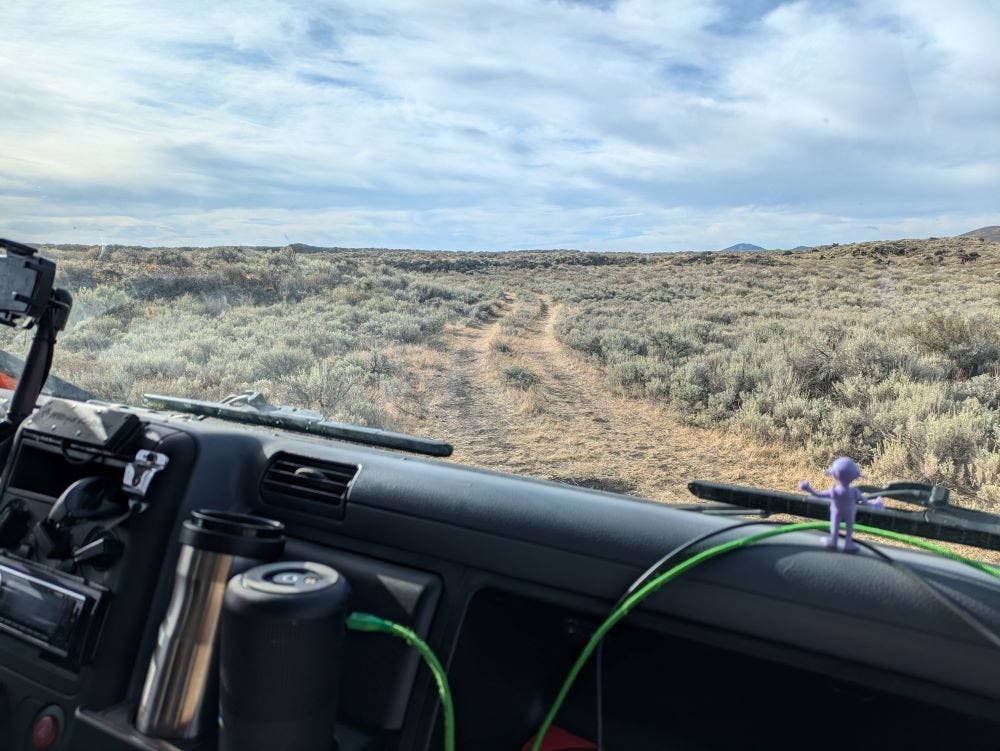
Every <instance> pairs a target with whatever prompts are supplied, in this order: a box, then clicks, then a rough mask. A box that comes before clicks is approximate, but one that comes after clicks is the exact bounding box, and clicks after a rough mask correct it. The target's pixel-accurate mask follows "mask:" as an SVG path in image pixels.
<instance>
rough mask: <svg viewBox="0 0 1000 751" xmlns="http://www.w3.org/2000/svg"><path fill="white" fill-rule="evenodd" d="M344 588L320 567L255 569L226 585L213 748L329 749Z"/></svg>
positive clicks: (332, 743) (247, 750)
mask: <svg viewBox="0 0 1000 751" xmlns="http://www.w3.org/2000/svg"><path fill="white" fill-rule="evenodd" d="M349 596H350V586H349V585H348V583H347V581H346V580H345V579H344V577H343V576H341V575H340V574H338V573H337V571H335V570H334V569H332V568H330V567H329V566H324V565H322V564H319V563H306V562H285V561H281V562H279V563H271V564H268V565H266V566H257V567H256V568H252V569H250V570H249V571H247V572H246V573H243V574H239V575H238V576H234V577H233V578H232V579H231V580H230V581H229V585H228V586H227V587H226V597H225V601H224V603H223V607H222V625H221V629H222V630H221V634H220V649H221V662H220V671H221V680H220V691H219V726H220V727H219V749H220V751H281V750H282V749H287V751H334V750H335V749H336V742H335V740H334V730H335V725H336V715H337V690H338V684H339V681H340V666H341V662H342V650H343V646H344V632H345V630H346V622H347V613H348V610H347V608H348V598H349Z"/></svg>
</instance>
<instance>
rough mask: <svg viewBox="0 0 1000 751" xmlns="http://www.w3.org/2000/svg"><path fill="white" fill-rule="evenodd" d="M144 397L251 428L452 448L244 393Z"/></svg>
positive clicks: (432, 449)
mask: <svg viewBox="0 0 1000 751" xmlns="http://www.w3.org/2000/svg"><path fill="white" fill-rule="evenodd" d="M142 398H143V399H144V400H145V402H146V403H147V404H149V405H150V406H151V407H155V408H158V409H172V410H176V411H178V412H185V413H187V414H191V415H203V416H205V417H220V418H222V419H224V420H232V421H233V422H242V423H247V424H249V425H266V426H269V427H273V428H283V429H285V430H294V431H297V432H300V433H312V434H314V435H321V436H324V437H325V438H340V439H342V440H345V441H353V442H355V443H363V444H365V445H368V446H380V447H382V448H390V449H401V450H403V451H411V452H413V453H416V454H426V455H428V456H451V453H452V451H453V450H454V449H453V448H452V445H451V444H450V443H446V442H444V441H436V440H434V439H431V438H421V437H419V436H413V435H406V434H405V433H393V432H392V431H389V430H379V429H378V428H366V427H363V426H361V425H349V424H347V423H342V422H333V421H332V420H327V419H326V418H325V417H323V416H322V415H321V414H319V413H318V412H312V411H310V410H299V409H295V408H294V407H272V406H271V405H269V404H267V402H266V401H264V400H263V398H262V397H260V395H259V394H255V393H250V394H243V395H241V396H238V397H227V399H225V400H223V401H221V402H207V401H202V400H200V399H185V398H181V397H176V396H163V395H162V394H143V395H142Z"/></svg>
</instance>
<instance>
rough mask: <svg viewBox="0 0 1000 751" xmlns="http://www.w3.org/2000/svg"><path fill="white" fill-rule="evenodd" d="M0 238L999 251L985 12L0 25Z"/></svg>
mask: <svg viewBox="0 0 1000 751" xmlns="http://www.w3.org/2000/svg"><path fill="white" fill-rule="evenodd" d="M0 28H2V29H3V38H2V42H0V113H2V115H0V234H2V235H3V236H8V237H11V238H12V239H17V240H23V241H35V242H45V241H51V242H83V243H96V242H101V241H103V242H106V243H128V244H145V245H215V244H262V245H283V244H286V243H288V242H302V243H310V244H315V245H336V246H352V247H402V248H439V249H452V250H494V249H501V250H502V249H521V248H553V247H560V248H581V249H587V250H649V251H659V250H684V249H695V250H711V249H718V248H721V247H725V246H727V245H730V244H732V243H736V242H751V243H756V244H758V245H763V246H766V247H792V246H795V245H800V244H805V245H812V244H820V243H827V242H852V241H858V240H867V239H876V238H897V237H927V236H931V235H934V236H945V235H951V234H957V233H960V232H964V231H967V230H970V229H974V228H976V227H979V226H983V225H986V224H1000V55H998V54H997V53H996V39H997V38H1000V3H997V2H995V0H980V1H979V2H975V1H973V0H967V1H961V0H951V1H950V2H947V3H945V2H940V1H939V0H925V1H924V2H919V1H914V2H879V1H878V0H872V1H865V2H860V1H859V2H856V3H851V2H833V1H832V0H823V1H820V0H816V1H809V0H805V1H801V2H790V3H781V2H773V1H769V0H748V1H746V2H740V1H739V0H734V1H733V2H729V3H724V2H715V1H711V0H601V1H597V0H594V1H593V2H586V1H584V0H575V1H572V0H532V1H529V0H495V1H493V0H435V2H433V3H428V2H425V1H424V0H391V1H388V0H387V1H384V2H380V1H378V0H357V1H356V2H355V1H353V0H331V1H330V2H321V3H308V2H267V1H260V2H253V1H251V0H241V1H240V2H234V3H223V2H217V3H207V2H203V1H202V0H197V1H192V2H189V1H188V0H178V1H177V2H170V3H129V2H101V1H100V0H93V1H92V2H88V3H79V2H73V1H72V0H70V1H68V2H58V1H53V2H48V1H45V0H36V2H31V3H28V2H8V3H5V4H3V5H2V6H0Z"/></svg>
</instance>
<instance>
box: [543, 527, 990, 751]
mask: <svg viewBox="0 0 1000 751" xmlns="http://www.w3.org/2000/svg"><path fill="white" fill-rule="evenodd" d="M829 526H830V523H829V522H803V523H801V524H788V525H786V526H784V527H778V528H777V529H769V530H766V531H764V532H758V533H757V534H753V535H748V536H746V537H741V538H739V539H738V540H731V541H729V542H724V543H720V544H719V545H715V546H713V547H711V548H708V549H707V550H703V551H702V552H700V553H698V554H697V555H693V556H691V557H690V558H688V559H687V560H685V561H682V562H681V563H678V564H677V565H676V566H674V567H673V568H671V569H668V570H667V571H665V572H663V573H662V574H660V575H659V576H657V577H655V578H654V579H652V580H651V581H650V582H648V583H647V584H646V585H645V586H643V587H640V588H639V589H637V590H636V591H635V592H633V593H632V595H631V596H629V597H628V599H626V600H625V602H623V603H622V604H621V606H620V607H618V608H617V609H616V610H615V611H613V612H612V613H611V615H609V616H608V617H607V619H606V620H605V621H604V623H602V624H601V625H600V626H599V627H598V629H597V631H595V632H594V635H593V636H591V637H590V641H588V642H587V645H586V646H585V647H584V648H583V651H582V652H581V653H580V656H579V657H578V658H577V660H576V662H575V663H574V664H573V667H572V668H571V669H570V671H569V675H568V676H566V680H565V681H564V682H563V685H562V688H560V689H559V693H558V695H557V696H556V700H555V702H554V703H553V704H552V708H551V709H549V712H548V714H547V715H545V719H544V720H543V721H542V726H541V727H540V728H539V730H538V734H537V735H536V736H535V742H534V743H533V744H532V746H531V751H539V750H540V749H541V747H542V741H543V740H545V735H546V734H547V733H548V732H549V728H550V727H551V726H552V723H553V721H554V720H555V718H556V714H558V712H559V709H560V707H562V704H563V702H564V701H565V700H566V696H567V695H568V694H569V691H570V689H571V688H572V687H573V683H574V682H575V681H576V678H577V676H578V675H579V673H580V671H581V670H582V669H583V666H584V665H585V664H586V662H587V660H588V659H589V658H590V655H591V654H592V653H593V652H594V650H595V649H597V645H598V644H600V642H601V639H603V638H604V637H605V635H606V634H607V633H608V631H610V630H611V629H612V628H613V627H614V626H615V624H616V623H618V621H620V620H621V619H622V618H624V617H625V616H626V615H628V614H629V613H630V612H631V611H632V609H633V608H635V607H636V606H637V605H638V604H639V603H641V602H642V601H643V600H645V599H646V598H647V597H649V595H651V594H652V593H653V592H655V591H656V590H657V589H659V588H660V587H661V586H663V585H664V584H666V583H667V582H668V581H670V580H671V579H673V578H675V577H677V576H679V575H680V574H683V573H684V572H685V571H688V570H689V569H692V568H694V567H695V566H697V565H698V564H699V563H702V562H704V561H707V560H709V559H710V558H715V557H716V556H720V555H723V554H724V553H728V552H730V551H733V550H736V549H738V548H744V547H747V546H748V545H753V544H754V543H755V542H760V541H761V540H766V539H767V538H768V537H776V536H777V535H786V534H788V533H790V532H802V531H804V530H809V529H828V528H829ZM854 529H855V531H858V532H865V533H867V534H870V535H875V536H876V537H885V538H888V539H890V540H896V541H897V542H904V543H906V544H908V545H915V546H916V547H919V548H923V549H925V550H930V551H932V552H934V553H937V554H938V555H941V556H944V557H946V558H950V559H952V560H953V561H958V562H959V563H963V564H965V565H966V566H970V567H972V568H974V569H977V570H979V571H982V572H984V573H987V574H989V575H990V576H995V577H996V578H998V579H1000V569H998V568H995V567H993V566H989V565H987V564H985V563H980V562H978V561H973V560H971V559H969V558H966V557H964V556H961V555H959V554H958V553H953V552H952V551H950V550H948V549H947V548H943V547H941V546H940V545H934V544H933V543H930V542H926V541H925V540H921V539H918V538H916V537H910V536H909V535H902V534H899V533H898V532H889V531H887V530H884V529H878V528H877V527H868V526H865V525H861V524H856V525H854Z"/></svg>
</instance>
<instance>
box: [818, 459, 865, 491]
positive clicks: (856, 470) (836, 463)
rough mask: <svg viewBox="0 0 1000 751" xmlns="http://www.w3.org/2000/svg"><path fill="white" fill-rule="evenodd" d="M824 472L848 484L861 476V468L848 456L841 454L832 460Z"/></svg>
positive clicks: (843, 483) (841, 482)
mask: <svg viewBox="0 0 1000 751" xmlns="http://www.w3.org/2000/svg"><path fill="white" fill-rule="evenodd" d="M825 474H827V475H828V476H830V477H832V478H833V479H834V480H836V481H837V482H839V483H840V484H842V485H850V484H851V483H852V482H854V481H855V480H857V479H858V478H859V477H861V468H860V467H859V466H858V465H857V463H856V462H855V461H854V460H853V459H851V458H850V457H847V456H841V457H839V458H838V459H834V460H833V464H831V465H830V468H829V469H828V470H827V471H826V473H825Z"/></svg>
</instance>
